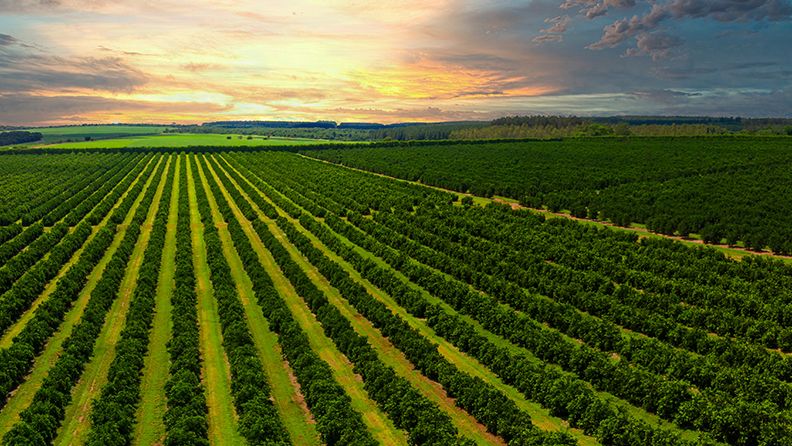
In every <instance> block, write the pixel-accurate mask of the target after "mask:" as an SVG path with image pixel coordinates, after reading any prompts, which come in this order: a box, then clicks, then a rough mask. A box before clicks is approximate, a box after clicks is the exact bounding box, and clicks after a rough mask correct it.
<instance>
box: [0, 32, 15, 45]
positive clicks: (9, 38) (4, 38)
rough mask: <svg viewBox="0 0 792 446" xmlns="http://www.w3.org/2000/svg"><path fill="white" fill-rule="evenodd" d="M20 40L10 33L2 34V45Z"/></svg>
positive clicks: (0, 38)
mask: <svg viewBox="0 0 792 446" xmlns="http://www.w3.org/2000/svg"><path fill="white" fill-rule="evenodd" d="M17 42H19V40H17V38H16V37H14V36H9V35H8V34H0V46H11V45H14V44H16V43H17Z"/></svg>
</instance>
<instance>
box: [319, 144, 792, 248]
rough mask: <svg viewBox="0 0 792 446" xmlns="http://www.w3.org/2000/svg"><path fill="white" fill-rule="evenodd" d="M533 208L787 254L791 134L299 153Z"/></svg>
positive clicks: (791, 230)
mask: <svg viewBox="0 0 792 446" xmlns="http://www.w3.org/2000/svg"><path fill="white" fill-rule="evenodd" d="M306 154H307V155H309V156H315V157H318V158H321V159H324V160H327V161H331V162H333V163H337V164H343V165H347V166H351V167H356V168H359V169H363V170H368V171H372V172H377V173H381V174H385V175H389V176H393V177H397V178H402V179H406V180H410V181H418V182H421V183H423V184H428V185H433V186H438V187H442V188H446V189H451V190H455V191H459V192H469V193H472V194H475V195H480V196H486V197H492V196H501V197H506V198H509V199H513V200H516V201H517V202H519V203H521V204H522V205H524V206H527V207H530V208H537V209H539V208H543V209H547V210H550V211H553V212H565V213H569V214H571V215H573V216H575V217H580V218H588V219H595V220H601V221H607V222H611V223H614V224H616V225H619V226H630V225H633V226H637V227H642V228H646V229H649V230H651V231H653V232H657V233H660V234H666V235H677V236H681V237H690V238H696V239H701V240H704V241H706V242H708V243H722V244H728V245H732V246H737V247H745V248H748V249H751V250H755V251H768V252H769V251H772V252H775V253H777V254H792V218H791V217H790V216H792V201H790V200H789V199H788V197H789V194H790V192H792V190H790V188H789V187H790V184H792V173H791V172H792V139H789V138H784V137H780V138H760V137H735V138H706V137H704V138H662V137H651V138H590V139H585V138H583V139H567V140H563V141H534V142H489V143H488V142H485V141H480V142H477V143H468V144H465V143H462V144H455V145H421V146H415V147H399V148H366V147H362V148H354V149H353V150H346V149H337V150H322V151H317V152H310V153H308V152H306Z"/></svg>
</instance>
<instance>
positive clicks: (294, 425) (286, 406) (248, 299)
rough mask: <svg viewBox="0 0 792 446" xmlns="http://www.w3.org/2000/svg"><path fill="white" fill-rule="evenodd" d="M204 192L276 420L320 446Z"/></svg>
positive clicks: (297, 437) (300, 439) (294, 436)
mask: <svg viewBox="0 0 792 446" xmlns="http://www.w3.org/2000/svg"><path fill="white" fill-rule="evenodd" d="M202 178H203V177H202ZM202 184H203V185H204V187H205V186H206V183H205V181H202ZM206 193H207V197H208V199H209V205H210V207H211V209H212V217H213V219H214V221H215V222H216V224H217V226H218V234H219V236H220V241H221V242H222V245H223V254H224V255H225V258H226V260H227V261H228V264H229V266H230V267H231V275H232V277H233V278H234V282H235V283H236V288H237V292H238V293H239V298H240V300H241V302H242V306H243V307H244V309H245V316H246V318H247V321H248V324H247V325H248V329H249V330H250V332H251V335H252V337H253V342H254V344H255V346H256V351H257V352H258V356H259V359H260V360H261V363H262V365H263V366H264V371H265V373H266V374H267V379H268V380H269V382H270V388H271V392H272V398H273V400H274V403H275V407H276V408H277V410H278V413H279V415H280V419H281V420H282V422H283V425H284V426H285V427H286V430H287V431H288V432H289V437H290V438H291V440H292V442H293V443H294V444H299V445H305V446H311V445H316V446H318V445H320V444H321V441H320V440H319V433H318V432H317V431H316V427H315V425H314V421H313V416H312V415H311V413H310V410H309V409H308V406H307V405H306V404H305V402H304V401H303V396H302V394H301V393H300V390H299V383H297V381H296V379H295V378H294V377H293V374H292V371H291V369H290V368H289V366H288V365H287V364H286V363H285V361H284V359H283V356H282V354H281V350H280V345H279V344H278V336H277V335H276V334H275V333H273V332H272V331H270V329H269V322H267V319H266V318H264V314H263V313H262V311H261V308H260V307H259V306H258V303H257V302H256V298H255V294H254V292H253V283H252V282H251V280H250V277H249V276H248V275H247V273H246V272H245V267H244V265H243V263H242V259H241V258H240V257H239V254H238V253H237V251H236V249H235V247H234V244H233V240H232V239H231V234H230V233H229V232H228V228H227V226H226V225H225V224H224V222H223V217H222V215H220V211H219V209H218V208H217V202H216V201H215V198H214V196H213V195H212V192H211V190H208V189H206Z"/></svg>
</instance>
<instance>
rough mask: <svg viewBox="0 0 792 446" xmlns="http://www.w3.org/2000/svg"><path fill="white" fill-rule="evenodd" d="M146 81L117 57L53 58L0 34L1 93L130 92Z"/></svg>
mask: <svg viewBox="0 0 792 446" xmlns="http://www.w3.org/2000/svg"><path fill="white" fill-rule="evenodd" d="M14 44H18V45H14ZM12 45H13V46H12ZM17 47H19V48H17ZM146 82H147V76H146V75H145V74H144V73H142V72H141V71H139V70H137V69H135V68H133V67H131V66H130V65H128V64H127V63H126V62H125V61H124V60H123V59H122V58H120V57H76V58H67V57H61V56H53V55H51V54H50V53H49V52H47V51H43V50H40V49H38V48H37V47H34V46H31V45H26V44H23V43H21V42H20V41H19V40H17V39H16V38H14V37H12V36H8V35H5V34H1V35H0V93H24V92H36V91H62V90H75V89H77V90H92V91H109V92H130V91H132V90H134V89H135V88H137V87H139V86H141V85H143V84H145V83H146Z"/></svg>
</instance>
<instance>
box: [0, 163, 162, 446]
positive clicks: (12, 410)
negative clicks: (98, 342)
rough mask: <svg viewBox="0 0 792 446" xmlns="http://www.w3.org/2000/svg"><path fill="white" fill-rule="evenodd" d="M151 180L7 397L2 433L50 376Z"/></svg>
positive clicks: (0, 414)
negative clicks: (15, 387) (62, 317)
mask: <svg viewBox="0 0 792 446" xmlns="http://www.w3.org/2000/svg"><path fill="white" fill-rule="evenodd" d="M152 180H153V177H152V176H149V178H148V179H147V180H146V181H147V183H146V185H145V187H144V189H143V191H141V193H140V194H139V195H138V197H137V198H136V200H135V202H134V203H133V204H132V206H131V208H130V209H129V211H128V212H127V215H126V217H125V219H124V221H123V222H122V224H121V225H119V231H118V232H117V233H116V235H115V237H114V239H113V242H112V243H111V244H110V246H109V247H108V249H107V251H106V252H105V254H104V255H103V256H102V259H101V260H100V261H99V263H98V264H97V265H96V267H94V269H93V271H91V273H90V275H89V276H88V281H87V283H86V285H85V287H83V289H82V291H81V292H80V295H79V296H78V297H77V300H76V301H75V303H74V305H73V306H72V308H71V309H70V310H69V312H68V313H66V317H65V318H64V320H63V323H62V324H61V326H60V327H59V329H58V331H57V332H56V333H55V334H54V335H53V336H52V337H51V338H50V340H49V341H48V342H47V345H46V347H45V348H44V351H43V352H42V353H41V354H40V355H39V356H38V358H36V360H35V362H34V364H33V369H32V371H31V373H30V374H29V375H28V376H27V378H26V380H25V382H23V383H22V384H21V385H20V386H19V387H18V388H17V389H16V390H15V391H14V393H13V394H12V395H11V397H10V398H9V399H8V402H7V404H6V405H5V407H4V408H3V410H2V412H0V435H3V434H5V433H6V432H8V430H10V429H11V427H12V426H13V425H14V424H15V423H16V422H17V421H19V414H20V412H22V410H24V409H25V408H26V407H28V406H29V405H30V403H31V402H32V401H33V396H34V395H35V393H36V391H38V389H39V388H40V387H41V384H42V382H43V381H44V379H45V378H46V377H47V374H48V373H49V371H50V368H51V367H52V365H54V364H55V361H56V360H57V359H58V356H59V355H60V351H61V347H62V346H63V342H64V341H65V340H66V339H67V338H68V337H69V336H70V335H71V332H72V329H73V328H74V326H75V325H77V323H78V322H79V321H80V318H81V317H82V314H83V311H84V310H85V306H86V305H88V299H89V298H90V296H91V293H92V292H93V290H94V288H95V287H96V284H97V283H98V282H99V279H100V278H101V277H102V273H103V272H104V269H105V267H106V266H107V264H108V263H110V259H111V258H112V257H113V254H114V253H115V251H116V249H118V246H119V245H120V244H121V241H122V240H123V239H124V235H125V234H126V229H125V228H126V227H127V226H128V225H129V222H130V221H132V217H133V216H134V215H135V212H136V211H137V208H138V205H139V204H140V202H141V201H142V200H143V195H144V194H145V190H146V189H148V187H149V186H150V184H151V182H152ZM134 185H135V183H133V184H131V185H130V186H129V188H130V189H131V188H133V187H134ZM127 192H128V191H127ZM127 192H125V193H124V195H122V196H121V197H120V198H119V201H118V203H116V206H118V204H119V203H121V201H123V199H124V196H126V195H127Z"/></svg>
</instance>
